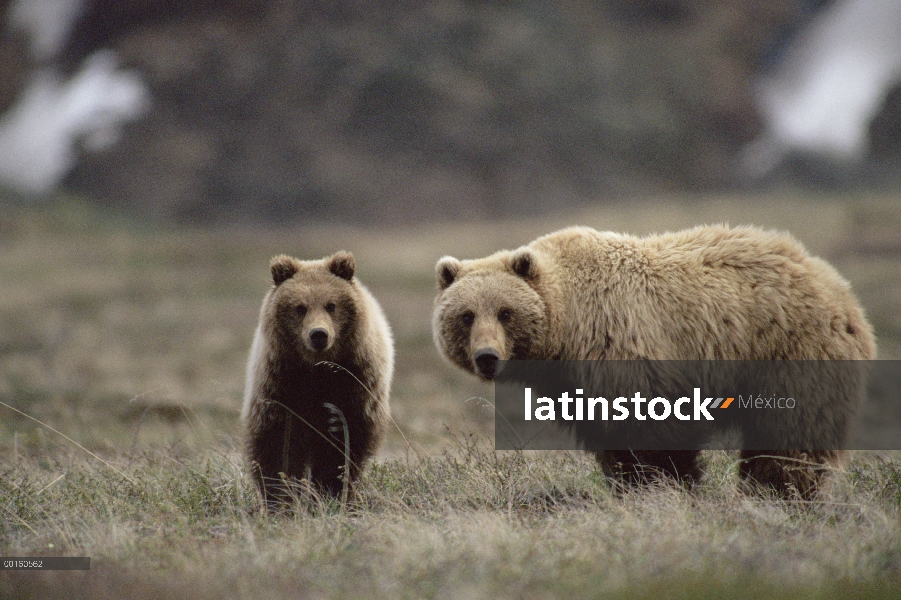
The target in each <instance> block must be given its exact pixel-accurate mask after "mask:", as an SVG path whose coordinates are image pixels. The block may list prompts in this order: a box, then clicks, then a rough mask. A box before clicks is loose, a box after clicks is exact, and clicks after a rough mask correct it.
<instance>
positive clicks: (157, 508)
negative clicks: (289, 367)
mask: <svg viewBox="0 0 901 600" xmlns="http://www.w3.org/2000/svg"><path fill="white" fill-rule="evenodd" d="M717 221H729V222H731V223H733V224H737V223H747V222H752V223H757V224H761V225H764V226H768V227H778V228H781V229H788V230H790V231H792V232H793V233H795V235H797V236H798V237H799V238H800V239H802V241H804V242H805V243H806V244H807V245H808V246H809V247H810V248H811V249H812V250H814V251H815V252H817V253H819V254H821V255H824V256H825V257H827V258H829V259H830V260H831V261H832V262H833V263H834V264H835V265H836V266H837V267H838V268H839V270H840V271H842V272H843V273H844V274H845V276H847V277H848V278H849V279H850V280H851V281H852V283H853V285H854V286H855V289H856V290H857V291H858V294H859V296H860V297H861V300H862V302H863V303H864V305H865V306H866V308H867V310H868V313H869V315H870V316H871V318H872V319H873V321H874V323H875V324H876V327H877V332H878V334H879V338H880V353H881V356H882V357H883V358H898V357H901V311H899V310H898V307H899V305H901V261H899V260H898V257H899V256H901V203H898V202H896V201H894V199H893V198H855V199H851V200H848V199H843V200H839V199H835V198H787V197H776V196H773V197H765V198H746V197H735V198H731V197H717V198H706V199H679V198H676V199H673V198H670V199H667V200H666V201H659V202H645V203H635V204H621V205H614V206H607V207H604V208H598V209H594V210H591V211H585V212H583V213H579V214H572V213H570V214H566V215H560V216H559V217H558V218H554V219H544V220H540V221H537V220H536V221H528V220H524V221H509V222H495V223H482V224H466V225H463V226H460V225H454V226H449V225H446V224H444V225H440V224H439V225H432V226H418V227H414V228H409V229H403V230H400V229H398V230H396V231H372V230H352V229H346V228H325V227H323V228H309V229H297V230H293V229H292V230H251V229H240V230H238V229H236V230H224V229H217V230H203V231H200V230H161V229H150V230H149V229H145V228H142V227H141V226H140V225H138V224H135V223H129V222H123V221H119V220H117V219H115V218H111V217H106V216H102V215H98V214H96V213H94V212H92V211H90V210H89V209H87V208H85V206H84V205H81V204H79V203H76V202H60V203H58V204H57V205H54V206H53V207H52V208H51V209H46V210H33V211H13V212H9V211H7V212H6V213H5V214H4V215H3V216H0V402H4V403H6V404H9V405H11V406H14V407H16V408H18V409H19V410H22V411H24V412H26V413H28V414H29V415H32V416H33V417H35V418H37V419H39V420H41V421H43V422H44V423H46V424H48V425H50V426H52V427H54V428H56V429H58V430H59V431H61V432H62V433H64V434H66V435H67V436H69V437H71V438H72V439H73V440H74V442H77V443H78V444H81V445H83V446H84V447H85V448H86V450H81V449H79V448H78V447H77V446H76V445H75V444H74V443H73V442H70V441H67V440H66V439H65V438H63V437H61V436H59V435H57V434H56V433H53V432H52V431H50V430H48V429H47V428H46V427H43V426H40V425H38V424H37V423H35V422H34V421H32V420H30V419H28V418H26V417H23V416H21V415H19V414H17V413H15V412H13V411H11V410H9V409H6V408H4V407H2V406H0V411H2V412H0V414H2V420H0V508H2V511H0V531H2V549H0V554H2V555H6V556H13V555H42V554H43V555H46V554H62V555H90V556H91V557H92V570H91V571H90V572H56V573H41V574H35V573H22V572H2V573H0V597H10V598H12V597H25V596H38V597H45V596H57V597H60V596H65V597H123V596H131V597H148V598H150V597H185V596H189V595H190V596H196V597H201V598H205V597H210V598H212V597H221V596H226V597H259V596H264V595H265V596H269V597H276V598H280V597H285V598H289V597H290V598H297V597H301V598H302V597H323V596H326V597H332V596H352V597H364V598H365V597H385V596H400V597H413V598H418V597H452V598H461V597H511V598H532V597H564V596H576V597H586V596H590V597H597V596H603V597H614V598H616V597H623V598H627V597H628V598H656V597H661V596H669V597H685V598H723V597H732V598H765V597H771V596H773V595H777V594H779V595H786V596H791V597H798V598H814V597H861V598H863V597H884V598H895V597H898V596H899V591H901V518H899V517H901V513H899V509H901V463H898V462H896V461H895V460H893V459H891V458H888V459H885V458H880V457H872V456H862V455H858V456H856V457H855V459H854V461H853V462H852V463H851V465H850V466H849V467H848V468H847V469H845V470H844V471H842V472H839V473H837V474H836V477H835V478H834V481H835V484H834V488H833V489H832V490H831V491H830V492H829V493H828V494H826V495H825V496H824V497H823V499H822V500H821V501H819V502H816V503H812V504H786V503H783V502H779V501H776V500H773V499H760V498H749V497H746V496H743V495H741V494H740V493H739V492H738V491H737V489H736V483H735V478H734V474H733V471H734V463H733V459H732V458H731V457H729V456H728V455H726V454H723V453H711V454H710V455H708V456H707V460H708V461H709V463H710V464H709V468H708V475H707V477H706V478H705V480H704V482H703V484H702V485H701V487H700V488H699V489H698V490H696V491H695V492H692V493H686V492H684V491H681V490H678V489H674V488H668V487H661V488H654V489H650V490H645V491H643V492H642V493H636V494H626V495H625V496H618V495H616V494H614V493H612V492H611V490H610V488H609V486H608V484H607V483H606V482H605V481H604V480H603V478H602V477H601V476H600V474H599V473H598V472H597V470H596V469H595V466H594V464H593V463H592V461H590V460H588V459H587V458H586V457H584V456H581V455H580V454H577V453H495V452H493V450H491V448H490V443H489V442H488V440H490V434H491V431H492V429H493V422H492V415H491V412H490V411H489V410H487V409H486V407H485V405H484V403H483V402H481V401H479V400H478V399H477V398H478V397H479V396H488V394H489V392H490V389H489V388H487V387H486V386H483V385H482V384H479V383H477V382H474V381H472V380H470V379H468V378H466V377H464V376H463V375H462V374H460V373H457V372H455V371H454V370H452V369H451V368H450V367H448V366H447V365H445V364H443V362H442V361H441V360H440V359H439V358H438V355H437V353H436V351H435V350H434V348H433V346H432V341H431V333H430V323H429V318H430V313H431V300H432V296H433V282H432V267H433V265H434V263H435V260H436V259H437V258H438V257H439V256H441V255H443V254H448V253H449V254H456V255H458V256H461V257H472V256H478V255H482V254H486V253H488V252H490V251H493V250H495V249H497V248H499V247H504V246H507V247H510V246H516V245H519V244H521V243H525V242H527V241H529V240H530V239H532V238H534V237H535V236H537V235H539V234H541V233H546V232H548V231H551V230H552V229H554V228H556V227H559V226H563V225H567V224H573V223H582V224H587V225H591V226H595V227H598V228H603V229H615V230H622V231H630V232H634V233H645V232H649V231H655V230H658V231H659V230H664V229H676V228H680V227H684V226H688V225H693V224H697V223H701V222H717ZM338 248H346V249H349V250H352V251H353V252H354V253H355V255H356V258H357V264H358V275H359V276H360V277H361V278H362V279H363V281H364V282H366V283H367V284H368V285H369V287H370V288H371V289H372V290H373V292H374V293H375V295H376V296H377V297H378V298H379V299H380V300H381V302H382V304H383V306H384V307H385V309H386V312H387V313H388V317H389V320H390V321H391V322H392V325H393V327H394V329H395V333H396V339H397V364H398V370H397V374H396V386H395V390H394V392H393V395H392V412H393V415H394V419H395V420H396V421H397V424H398V427H399V430H400V431H402V432H403V435H401V433H400V431H394V432H392V434H391V435H390V436H389V439H388V441H387V443H386V446H385V448H383V451H382V453H381V456H380V461H379V462H378V463H377V464H376V465H374V466H373V468H372V469H370V471H369V472H368V473H367V475H366V477H365V479H364V482H363V489H362V490H361V495H360V500H359V504H358V505H357V506H355V507H354V508H353V509H351V510H342V509H341V508H340V507H338V506H335V505H328V504H322V503H316V502H308V503H306V505H307V506H308V509H305V510H301V511H299V512H298V513H297V514H295V515H293V516H285V515H282V516H272V515H265V514H263V513H262V512H261V511H260V510H258V508H259V507H258V505H257V500H256V498H255V496H254V494H253V493H252V490H251V488H250V486H249V482H248V481H247V479H246V478H245V477H244V473H243V466H242V464H241V460H240V456H239V455H238V454H237V453H236V450H237V448H238V446H239V439H238V436H239V428H238V410H239V404H240V396H241V390H242V386H243V364H244V360H245V356H246V352H247V350H248V347H249V343H250V338H251V335H252V330H253V327H254V325H255V322H256V317H257V310H258V308H259V302H260V301H261V299H262V296H263V294H264V292H265V289H266V286H267V275H268V274H267V264H268V258H269V256H271V255H273V254H276V253H280V252H288V253H291V254H294V255H297V256H301V257H317V256H322V255H325V254H327V253H331V252H333V251H334V250H336V249H338ZM452 432H455V433H452ZM407 440H408V441H409V444H408V443H407ZM88 451H90V452H92V453H95V454H96V455H98V456H99V457H100V458H102V459H103V460H105V461H108V464H104V463H103V462H101V460H99V459H98V458H94V457H92V456H91V455H90V454H88Z"/></svg>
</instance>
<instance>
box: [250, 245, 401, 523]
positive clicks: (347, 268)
mask: <svg viewBox="0 0 901 600" xmlns="http://www.w3.org/2000/svg"><path fill="white" fill-rule="evenodd" d="M270 270H271V272H272V284H273V285H272V288H271V289H270V290H269V292H268V293H267V294H266V297H265V299H264V300H263V307H262V309H261V310H260V322H259V326H258V327H257V330H256V334H255V336H254V340H253V347H252V348H251V351H250V359H249V361H248V365H247V382H246V388H245V393H244V406H243V409H242V413H241V414H242V419H243V421H244V426H245V434H246V444H245V455H246V459H247V465H248V468H249V470H250V472H251V475H252V477H253V480H254V482H255V483H256V485H257V487H258V489H259V490H260V492H261V494H262V495H263V498H264V499H265V500H266V501H267V504H269V505H274V504H278V503H281V502H287V501H289V499H290V495H289V494H288V493H287V490H286V487H285V482H286V481H290V480H292V479H295V480H300V479H303V478H305V477H309V479H310V481H311V483H312V484H313V486H314V487H315V488H316V489H317V490H318V491H319V492H320V493H322V494H323V495H327V496H332V497H337V496H339V495H341V493H342V491H343V490H344V489H345V488H344V483H345V481H346V482H347V485H348V486H351V487H350V488H349V489H350V490H351V491H352V485H353V483H354V482H355V481H357V479H358V478H359V476H360V473H361V472H362V469H363V466H364V465H365V463H366V461H367V460H368V459H369V458H370V457H371V456H372V455H373V454H374V453H375V451H376V449H377V448H378V445H379V443H380V441H381V439H382V436H383V434H384V430H385V427H386V423H387V421H388V420H389V419H390V416H389V414H390V413H389V408H388V392H389V389H390V387H391V376H392V372H393V369H394V346H393V343H392V339H391V330H390V329H389V327H388V322H387V321H386V320H385V316H384V314H383V313H382V309H381V307H380V306H379V305H378V303H377V302H376V300H375V298H373V297H372V295H371V294H370V293H369V291H368V290H367V289H366V288H365V287H363V284H361V283H360V282H359V281H358V280H357V279H356V278H355V277H354V258H353V255H352V254H350V253H349V252H338V253H336V254H334V255H333V256H330V257H327V258H324V259H322V260H312V261H301V260H297V259H295V258H291V257H289V256H284V255H282V256H276V257H275V258H273V259H272V262H271V265H270ZM327 405H331V406H333V407H336V408H337V409H338V411H340V415H338V414H337V413H336V412H335V410H334V409H332V408H330V407H329V406H327ZM341 416H343V419H344V422H346V432H347V434H348V435H347V438H346V439H345V427H344V425H343V423H342V420H341ZM345 447H347V448H349V452H347V453H346V455H345ZM345 466H347V469H348V472H345Z"/></svg>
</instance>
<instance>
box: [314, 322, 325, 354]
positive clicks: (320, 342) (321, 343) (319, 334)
mask: <svg viewBox="0 0 901 600" xmlns="http://www.w3.org/2000/svg"><path fill="white" fill-rule="evenodd" d="M326 346H328V331H326V330H325V329H323V328H322V327H317V328H316V329H314V330H313V331H311V332H310V348H312V349H313V350H316V351H319V350H324V349H325V347H326Z"/></svg>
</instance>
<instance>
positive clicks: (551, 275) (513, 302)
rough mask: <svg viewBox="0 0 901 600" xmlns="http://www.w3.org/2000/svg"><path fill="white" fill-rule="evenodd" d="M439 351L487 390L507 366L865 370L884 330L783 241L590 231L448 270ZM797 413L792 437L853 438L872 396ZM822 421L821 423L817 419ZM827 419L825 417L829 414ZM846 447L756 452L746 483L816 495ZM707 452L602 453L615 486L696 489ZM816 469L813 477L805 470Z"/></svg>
mask: <svg viewBox="0 0 901 600" xmlns="http://www.w3.org/2000/svg"><path fill="white" fill-rule="evenodd" d="M436 270H437V278H438V288H439V292H438V296H437V298H436V300H435V310H434V316H433V331H434V337H435V343H436V345H437V346H438V348H439V350H440V351H441V353H442V354H443V355H444V356H445V357H446V358H447V359H448V360H450V361H451V362H452V363H454V364H455V365H457V366H458V367H460V368H461V369H464V370H465V371H468V372H470V373H472V374H474V375H477V376H479V377H481V378H483V379H484V380H491V379H492V378H493V377H494V374H495V369H496V365H497V362H498V360H516V359H520V360H523V359H535V360H547V359H561V360H562V359H572V360H630V359H635V360H714V359H716V360H801V359H807V360H821V359H822V360H827V359H828V360H862V359H872V358H875V354H876V350H875V342H874V339H873V333H872V328H871V327H870V324H869V323H868V322H867V320H866V319H865V317H864V314H863V310H862V309H861V307H860V304H859V303H858V302H857V300H856V298H855V297H854V294H853V293H852V292H851V289H850V287H849V285H848V283H847V282H846V281H845V280H844V279H843V278H842V277H841V276H840V275H839V274H838V273H837V272H836V271H835V269H833V268H832V267H831V266H830V265H828V264H827V263H826V262H824V261H822V260H820V259H818V258H815V257H813V256H811V255H810V254H808V253H807V251H806V250H805V249H804V248H803V247H802V246H801V245H800V244H799V243H798V242H797V241H795V240H794V239H793V238H791V237H789V236H788V235H785V234H779V233H775V232H770V231H763V230H761V229H757V228H753V227H736V228H729V227H727V226H702V227H697V228H694V229H690V230H686V231H680V232H676V233H667V234H663V235H653V236H649V237H644V238H639V237H634V236H629V235H620V234H616V233H610V232H604V233H602V232H598V231H595V230H593V229H590V228H587V227H573V228H569V229H564V230H562V231H558V232H555V233H551V234H549V235H546V236H543V237H540V238H538V239H537V240H535V241H534V242H532V243H531V244H529V245H527V246H524V247H521V248H519V249H517V250H513V251H501V252H497V253H495V254H493V255H491V256H489V257H487V258H482V259H477V260H463V261H460V260H457V259H455V258H452V257H449V256H446V257H444V258H442V259H440V260H439V261H438V264H437V266H436ZM847 387H848V389H847V390H846V392H847V393H846V394H844V395H842V394H838V396H841V399H840V400H837V401H836V403H835V404H834V405H829V406H819V407H812V408H811V409H810V410H808V411H807V412H806V413H804V412H803V411H794V413H795V414H794V415H793V416H794V417H795V418H794V420H792V421H788V422H786V423H785V425H784V426H785V427H786V428H791V429H792V431H793V432H794V431H795V430H797V432H798V433H803V434H812V435H815V434H816V433H817V431H819V428H822V429H826V428H829V427H840V428H843V433H844V434H846V433H847V428H848V425H849V424H847V425H846V422H847V420H848V419H847V418H846V417H847V415H849V414H851V413H853V411H854V409H856V406H857V404H858V403H859V402H860V401H861V399H862V395H863V389H862V387H861V386H859V385H856V384H849V385H848V386H847ZM811 411H813V412H811ZM817 411H819V412H817ZM841 457H842V453H841V452H840V451H837V450H810V451H805V452H795V451H779V452H771V451H766V450H764V449H760V450H752V449H746V450H743V451H742V454H741V458H742V461H741V463H740V464H741V467H740V473H741V476H742V478H743V479H744V480H746V481H753V482H755V484H756V485H763V486H765V487H768V488H771V489H774V490H776V491H777V492H779V493H781V494H783V495H791V494H794V493H798V494H800V495H801V496H803V497H809V496H811V495H812V494H813V493H814V492H815V491H816V486H817V483H818V481H819V479H820V477H821V475H822V473H823V472H824V470H826V469H825V468H824V467H825V466H826V465H830V464H835V463H837V462H838V461H839V459H840V458H841ZM697 458H698V452H696V451H673V452H659V451H653V452H638V451H636V452H611V451H605V452H599V453H598V461H599V462H600V464H601V466H602V468H603V469H604V471H605V473H606V474H607V475H608V476H611V477H614V478H617V479H619V480H621V481H626V482H636V481H645V480H646V475H645V474H646V473H653V474H655V475H660V474H664V475H668V476H673V477H676V478H677V479H681V480H683V481H686V482H687V483H691V481H693V480H695V479H696V478H697V477H698V476H699V475H700V469H699V467H698V465H697ZM798 465H810V468H804V467H801V468H798Z"/></svg>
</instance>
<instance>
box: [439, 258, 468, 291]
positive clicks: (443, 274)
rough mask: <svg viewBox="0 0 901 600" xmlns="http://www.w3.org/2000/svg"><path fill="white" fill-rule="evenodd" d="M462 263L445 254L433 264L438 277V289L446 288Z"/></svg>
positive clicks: (454, 277) (455, 276)
mask: <svg viewBox="0 0 901 600" xmlns="http://www.w3.org/2000/svg"><path fill="white" fill-rule="evenodd" d="M462 266H463V265H462V264H461V263H460V261H459V260H457V259H456V258H454V257H453V256H445V257H443V258H441V259H440V260H439V261H438V264H436V265H435V275H436V276H437V277H438V289H439V290H446V289H447V287H448V286H449V285H450V284H452V283H453V282H454V280H455V279H456V278H457V273H459V272H460V267H462Z"/></svg>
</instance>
